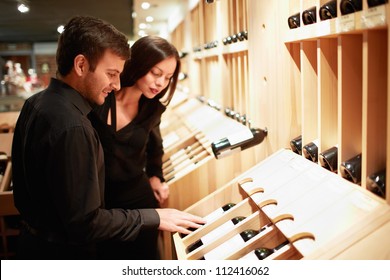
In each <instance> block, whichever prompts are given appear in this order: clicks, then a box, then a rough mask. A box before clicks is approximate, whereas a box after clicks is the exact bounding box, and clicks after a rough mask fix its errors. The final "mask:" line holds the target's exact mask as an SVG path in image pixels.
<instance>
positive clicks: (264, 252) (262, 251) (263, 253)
mask: <svg viewBox="0 0 390 280" xmlns="http://www.w3.org/2000/svg"><path fill="white" fill-rule="evenodd" d="M287 244H289V241H288V240H286V241H284V242H283V243H282V244H279V245H278V246H276V247H275V248H273V249H269V248H267V247H261V248H257V249H255V251H254V253H255V255H256V257H257V258H258V259H259V260H264V259H265V258H266V257H268V256H269V255H272V254H273V253H275V252H276V251H278V250H280V249H281V248H282V247H283V246H285V245H287Z"/></svg>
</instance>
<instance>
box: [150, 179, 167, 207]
mask: <svg viewBox="0 0 390 280" xmlns="http://www.w3.org/2000/svg"><path fill="white" fill-rule="evenodd" d="M149 182H150V185H151V186H152V189H153V192H154V196H155V197H156V199H157V201H158V202H159V203H160V204H162V203H163V202H164V201H165V200H166V199H167V198H168V196H169V186H168V184H167V183H165V182H163V183H162V182H161V181H160V178H158V177H156V176H153V177H151V178H149Z"/></svg>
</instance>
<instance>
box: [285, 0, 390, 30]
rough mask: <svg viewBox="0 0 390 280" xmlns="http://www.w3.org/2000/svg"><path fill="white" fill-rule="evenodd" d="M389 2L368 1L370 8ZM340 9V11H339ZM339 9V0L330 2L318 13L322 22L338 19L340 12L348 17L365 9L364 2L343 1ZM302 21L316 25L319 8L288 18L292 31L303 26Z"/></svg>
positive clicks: (355, 0)
mask: <svg viewBox="0 0 390 280" xmlns="http://www.w3.org/2000/svg"><path fill="white" fill-rule="evenodd" d="M387 2H388V0H367V5H368V7H369V8H372V7H376V6H379V5H383V4H386V3H387ZM338 8H339V9H338ZM338 8H337V0H332V1H329V2H327V3H325V4H323V5H322V6H321V7H320V8H319V11H318V15H319V17H320V20H321V21H323V20H328V19H332V18H336V17H337V16H338V10H339V11H340V14H341V15H348V14H352V13H355V12H358V11H361V10H362V8H363V3H362V0H341V2H340V5H339V7H338ZM301 19H302V22H303V24H304V25H309V24H313V23H316V22H317V21H318V20H317V6H313V7H310V8H308V9H306V10H304V11H302V13H295V14H293V15H291V16H290V17H289V18H288V26H289V28H290V29H294V28H298V27H300V26H301Z"/></svg>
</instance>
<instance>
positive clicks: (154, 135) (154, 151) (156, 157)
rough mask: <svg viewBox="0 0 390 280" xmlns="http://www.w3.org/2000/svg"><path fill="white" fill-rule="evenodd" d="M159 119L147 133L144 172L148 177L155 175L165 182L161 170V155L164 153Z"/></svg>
mask: <svg viewBox="0 0 390 280" xmlns="http://www.w3.org/2000/svg"><path fill="white" fill-rule="evenodd" d="M160 122H161V121H160V120H159V122H158V123H157V124H156V125H155V126H154V127H153V129H152V130H151V131H150V133H149V141H148V144H147V148H146V149H147V150H146V154H147V162H146V173H147V175H148V176H149V177H153V176H156V177H158V178H160V180H161V182H165V179H164V176H163V172H162V157H163V155H164V148H163V141H162V137H161V132H160Z"/></svg>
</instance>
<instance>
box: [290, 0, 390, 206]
mask: <svg viewBox="0 0 390 280" xmlns="http://www.w3.org/2000/svg"><path fill="white" fill-rule="evenodd" d="M327 2H328V1H322V0H321V1H291V2H290V6H289V13H290V15H292V14H295V13H301V14H302V12H303V11H304V10H305V9H308V8H310V7H312V6H316V7H317V22H316V23H313V24H309V25H303V23H302V19H301V26H300V27H298V28H295V29H290V30H286V32H285V38H284V41H285V45H286V47H287V49H288V50H289V53H290V63H291V65H292V67H291V77H292V78H293V79H294V80H295V82H294V84H295V85H294V87H293V89H292V91H293V92H294V94H295V95H297V96H299V97H300V100H301V104H300V108H301V120H300V121H299V123H300V124H301V125H300V127H299V129H298V130H299V132H298V133H297V135H294V137H295V136H298V134H300V135H301V137H302V146H304V145H307V144H309V143H310V142H312V141H317V146H318V154H320V153H321V152H324V151H326V150H328V149H330V148H332V147H337V170H335V172H336V173H338V174H339V175H340V176H342V175H343V173H342V170H341V165H342V163H343V162H345V161H348V160H350V159H351V158H353V157H355V156H357V155H359V154H361V171H360V172H358V173H359V175H360V177H361V180H355V181H356V182H355V183H356V184H358V185H361V186H362V187H363V188H367V186H368V177H369V176H370V175H373V174H376V173H378V172H380V171H382V170H386V173H387V175H388V174H390V173H389V170H387V168H386V166H387V165H388V163H387V162H388V161H389V160H390V156H389V155H390V151H389V145H388V143H389V142H388V141H389V137H388V132H389V128H388V127H389V123H388V119H389V116H390V115H389V113H388V106H389V105H388V100H389V84H388V77H389V62H388V61H389V44H388V40H389V39H388V16H389V5H388V4H383V5H379V6H376V7H372V8H369V7H368V5H367V1H362V4H363V5H362V10H361V11H357V12H355V13H351V14H347V15H341V13H340V2H341V0H338V1H337V10H338V11H337V12H338V16H337V17H336V18H332V19H329V20H324V21H321V20H320V17H319V9H320V7H321V6H322V5H324V4H325V3H327ZM286 26H287V22H286ZM286 29H288V28H286ZM317 162H318V163H319V164H320V162H319V161H317ZM386 178H387V180H386V181H387V184H386V182H385V185H388V182H390V181H389V176H386ZM387 193H389V192H388V191H387ZM383 198H384V199H386V200H387V202H388V203H390V195H389V194H387V197H385V196H383Z"/></svg>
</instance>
